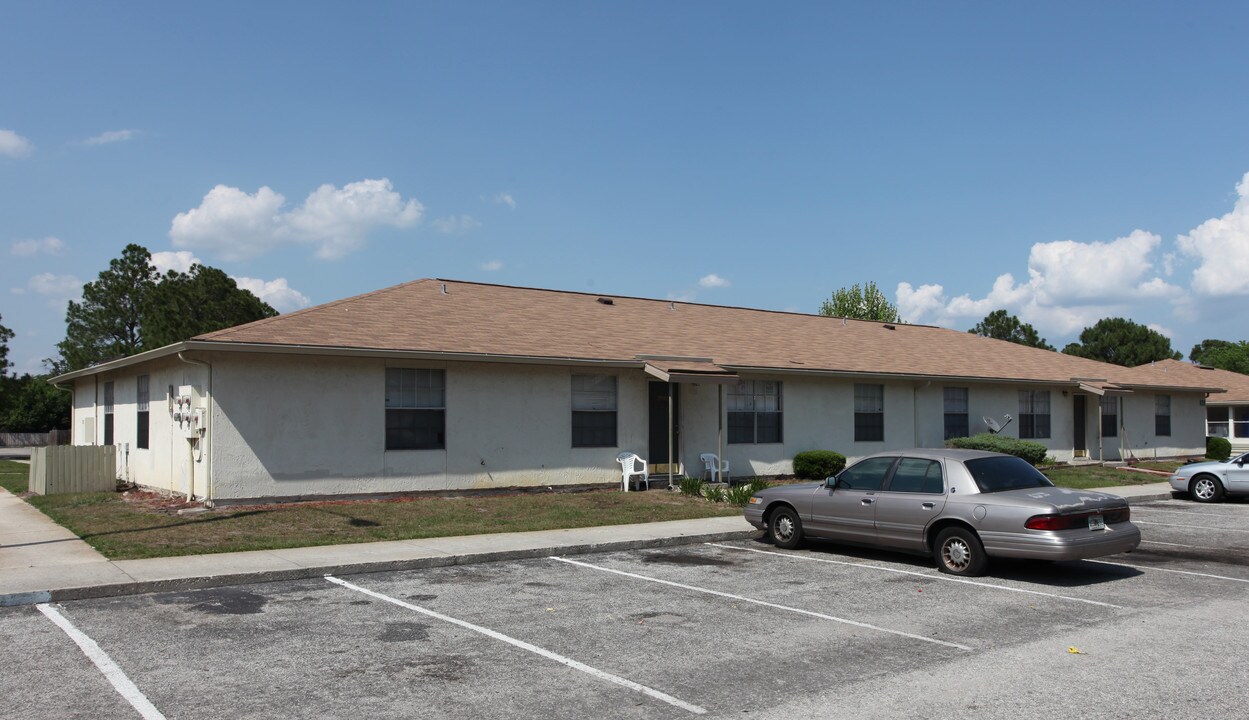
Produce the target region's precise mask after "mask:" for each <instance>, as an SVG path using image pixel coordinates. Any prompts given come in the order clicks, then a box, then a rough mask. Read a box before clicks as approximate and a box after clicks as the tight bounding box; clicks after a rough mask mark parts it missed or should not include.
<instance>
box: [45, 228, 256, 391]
mask: <svg viewBox="0 0 1249 720" xmlns="http://www.w3.org/2000/svg"><path fill="white" fill-rule="evenodd" d="M277 314H278V313H277V311H276V310H274V309H273V308H272V307H270V306H269V305H268V304H267V303H265V302H263V301H261V300H260V298H258V297H256V296H255V295H253V294H252V293H251V292H249V291H247V290H243V289H241V288H239V287H238V285H237V283H235V282H234V280H233V279H231V278H230V277H229V276H228V275H226V274H225V273H224V272H222V271H221V270H218V269H216V268H212V267H208V266H205V265H199V264H196V265H193V266H192V267H191V271H190V272H189V273H181V272H176V271H172V270H171V271H170V272H168V273H166V274H165V275H164V276H161V275H159V274H157V272H156V268H155V266H153V265H152V255H151V253H149V252H148V251H147V248H144V247H142V246H141V245H135V244H130V245H127V246H126V248H125V249H124V250H123V251H122V254H121V257H120V258H117V259H115V260H112V261H110V262H109V267H108V270H105V271H104V272H101V273H100V276H99V278H98V279H97V280H96V281H94V282H90V283H87V284H86V285H84V286H83V288H82V302H72V301H71V302H70V303H69V308H68V310H66V313H65V324H66V334H65V339H64V340H63V341H61V342H60V343H58V344H57V348H58V349H59V350H60V358H54V359H50V360H49V361H48V364H49V366H50V367H51V368H52V369H53V372H56V373H63V372H70V371H73V370H79V369H82V368H85V367H88V366H90V365H94V364H97V363H101V362H105V361H108V360H112V359H114V358H118V357H125V356H127V355H133V354H135V353H138V352H142V351H144V350H152V349H155V348H158V347H162V346H164V345H168V344H170V343H175V342H180V341H182V340H186V339H188V338H192V337H194V336H196V335H199V334H201V333H206V332H212V331H213V330H221V329H223V328H227V327H232V326H234V325H239V324H241V323H245V322H251V321H253V320H260V319H262V318H267V317H273V316H274V315H277Z"/></svg>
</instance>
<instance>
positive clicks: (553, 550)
mask: <svg viewBox="0 0 1249 720" xmlns="http://www.w3.org/2000/svg"><path fill="white" fill-rule="evenodd" d="M760 535H761V533H760V531H758V530H753V529H752V530H734V531H731V532H718V533H704V534H700V535H680V536H674V537H663V538H646V539H638V540H621V541H615V542H602V543H587V544H581V545H563V546H552V547H542V548H526V549H524V550H499V551H496V552H484V553H471V554H465V555H445V556H438V557H420V558H412V559H410V560H387V561H381V562H363V563H348V564H345V565H325V566H317V567H306V568H295V569H287V570H262V571H256V572H244V573H231V574H228V575H200V576H193V577H183V578H170V579H165V580H147V581H134V582H125V583H111V584H107V585H93V586H85V587H66V588H52V589H49V590H40V591H34V592H23V593H10V594H7V595H0V607H6V606H16V605H34V604H37V603H46V602H61V601H65V600H90V599H96V598H105V597H118V596H122V595H142V594H145V593H153V592H170V591H178V590H202V589H204V588H214V587H224V586H229V585H240V584H244V583H257V582H282V581H286V580H308V579H312V578H320V577H324V576H326V575H362V574H367V573H377V572H393V571H397V570H420V569H424V568H433V567H447V566H450V565H475V564H479V563H488V562H498V561H501V560H529V559H533V558H542V557H550V556H552V555H586V554H590V553H596V552H613V551H617V550H639V549H645V548H659V547H674V546H679V545H696V544H699V543H705V542H722V541H725V540H746V539H750V538H756V537H759V536H760Z"/></svg>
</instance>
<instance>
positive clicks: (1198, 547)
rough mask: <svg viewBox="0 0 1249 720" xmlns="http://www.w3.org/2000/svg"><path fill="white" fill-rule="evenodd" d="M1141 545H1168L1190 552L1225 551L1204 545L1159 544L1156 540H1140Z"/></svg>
mask: <svg viewBox="0 0 1249 720" xmlns="http://www.w3.org/2000/svg"><path fill="white" fill-rule="evenodd" d="M1141 544H1142V545H1170V546H1171V547H1182V548H1188V549H1190V550H1226V549H1227V548H1214V547H1206V546H1205V545H1181V544H1180V543H1169V542H1160V541H1158V540H1142V541H1141Z"/></svg>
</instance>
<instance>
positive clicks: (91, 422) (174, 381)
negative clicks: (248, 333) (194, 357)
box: [72, 358, 208, 496]
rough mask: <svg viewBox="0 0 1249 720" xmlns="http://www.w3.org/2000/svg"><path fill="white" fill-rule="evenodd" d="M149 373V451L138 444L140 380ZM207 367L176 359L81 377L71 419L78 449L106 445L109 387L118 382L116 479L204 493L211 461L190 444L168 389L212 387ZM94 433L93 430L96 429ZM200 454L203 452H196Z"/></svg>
mask: <svg viewBox="0 0 1249 720" xmlns="http://www.w3.org/2000/svg"><path fill="white" fill-rule="evenodd" d="M140 375H148V377H149V379H148V397H149V399H148V447H147V448H146V449H144V448H140V447H138V445H137V440H138V404H137V388H138V376H140ZM207 381H208V373H207V369H206V368H203V367H200V366H196V365H191V364H188V363H184V362H182V361H180V360H178V359H177V358H167V359H164V360H159V361H154V362H151V363H144V364H143V365H137V366H133V367H130V368H126V369H124V370H121V371H114V372H108V373H101V374H100V375H98V376H96V377H94V378H92V377H88V378H81V379H79V380H78V381H77V382H75V383H74V408H73V416H72V427H73V441H74V444H75V445H102V444H103V443H104V384H105V383H107V382H112V383H113V444H114V445H116V446H117V449H118V452H117V477H118V478H120V479H122V480H124V481H128V482H134V483H138V484H139V485H144V486H147V487H150V488H154V489H158V490H162V491H165V492H173V493H183V494H185V493H187V492H188V491H191V490H193V491H194V492H195V494H196V495H197V496H198V495H202V494H203V492H204V485H205V483H206V482H207V479H208V458H207V455H206V453H205V452H202V451H203V450H207V447H206V446H205V447H203V448H196V447H194V446H193V445H192V443H190V442H188V440H187V438H186V437H185V436H184V434H183V433H182V432H181V431H180V430H178V429H177V428H176V427H175V425H174V422H173V418H172V416H171V415H170V412H169V387H170V386H173V388H174V389H175V392H176V391H177V389H178V388H179V387H181V386H183V385H198V386H200V387H205V388H206V386H207ZM92 426H94V427H93V430H94V432H89V430H91V429H92ZM197 450H200V451H201V452H196V451H197Z"/></svg>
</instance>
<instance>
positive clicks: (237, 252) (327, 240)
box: [169, 178, 425, 260]
mask: <svg viewBox="0 0 1249 720" xmlns="http://www.w3.org/2000/svg"><path fill="white" fill-rule="evenodd" d="M285 203H286V198H285V197H284V196H283V195H281V194H280V193H277V192H274V191H273V190H272V189H270V188H269V187H267V186H265V187H261V188H260V189H259V190H257V191H256V193H255V194H254V195H249V194H247V193H246V192H244V191H242V190H240V189H238V188H233V187H228V186H226V185H218V186H216V187H214V188H213V189H212V190H210V191H209V192H208V194H207V195H205V196H204V199H203V201H202V202H201V203H200V205H199V207H197V208H192V209H191V210H188V211H186V212H184V213H178V215H177V216H175V217H174V219H173V223H172V225H171V227H170V229H169V237H170V239H172V240H173V244H174V245H175V246H176V247H183V248H191V247H194V248H206V249H208V250H211V251H213V252H216V253H217V254H219V255H221V256H222V257H223V258H225V259H227V260H242V259H245V258H250V257H254V256H256V255H260V254H262V253H264V252H266V251H268V250H271V249H273V248H275V247H277V246H278V245H281V244H285V243H306V244H311V245H315V246H316V248H317V249H316V256H317V257H319V258H322V259H326V260H335V259H338V258H341V257H343V256H344V255H346V254H348V253H350V252H352V251H354V250H358V249H359V248H360V247H361V246H362V245H363V244H364V239H365V236H366V235H368V233H369V232H370V231H372V230H374V229H376V228H378V227H380V226H383V225H390V226H393V227H399V228H404V227H410V226H412V225H415V224H416V223H417V222H418V221H420V219H421V215H422V214H423V213H424V210H425V209H424V207H423V206H422V205H421V204H420V203H419V202H417V201H416V200H407V201H404V200H403V198H402V197H400V195H399V194H398V193H396V192H394V190H393V189H392V188H391V184H390V180H387V179H385V178H382V179H380V180H361V181H359V182H354V183H348V184H347V185H344V186H343V187H342V188H336V187H334V186H333V185H328V184H327V185H322V186H321V187H319V188H317V189H316V190H314V191H313V192H312V193H311V194H309V195H308V197H307V198H306V199H305V200H304V202H303V203H302V204H300V205H299V206H298V207H296V208H295V209H294V210H291V211H290V212H283V211H282V206H283V205H284V204H285Z"/></svg>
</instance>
